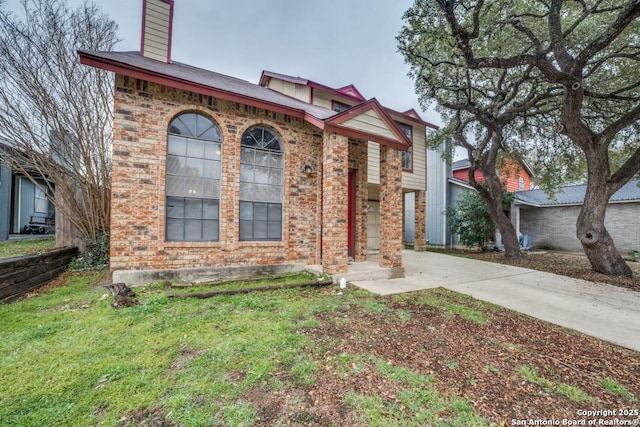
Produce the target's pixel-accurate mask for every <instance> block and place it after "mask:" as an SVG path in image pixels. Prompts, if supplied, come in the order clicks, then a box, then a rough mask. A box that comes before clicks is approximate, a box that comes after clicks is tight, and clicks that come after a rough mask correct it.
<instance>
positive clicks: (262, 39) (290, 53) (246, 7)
mask: <svg viewBox="0 0 640 427" xmlns="http://www.w3.org/2000/svg"><path fill="white" fill-rule="evenodd" d="M81 1H82V0H67V3H68V4H69V5H70V6H72V7H75V6H77V5H79V4H80V3H81ZM96 3H98V4H99V6H100V8H101V9H102V10H103V12H104V13H106V14H107V15H109V17H110V18H111V19H113V20H114V21H116V23H117V24H118V27H119V30H118V34H119V36H120V38H121V42H120V43H119V45H118V46H117V47H116V50H125V51H126V50H139V49H140V31H141V23H142V0H103V1H99V2H96ZM412 4H413V0H175V2H174V21H173V41H172V53H171V56H172V59H173V60H175V61H179V62H182V63H186V64H189V65H193V66H196V67H200V68H205V69H208V70H212V71H216V72H218V73H222V74H227V75H230V76H233V77H237V78H241V79H244V80H247V81H250V82H252V83H257V82H258V80H259V78H260V74H261V73H262V71H263V70H269V71H274V72H277V73H282V74H288V75H292V76H299V77H303V78H306V79H309V80H312V81H315V82H317V83H321V84H324V85H327V86H330V87H334V88H339V87H343V86H347V85H349V84H353V85H355V86H356V88H357V89H358V90H359V91H360V93H362V95H363V96H364V97H365V98H367V99H369V98H373V97H375V98H376V99H377V100H378V101H379V102H380V103H381V104H382V105H384V106H387V107H390V108H392V109H394V110H398V111H406V110H408V109H410V108H415V109H416V111H418V112H419V113H420V114H421V116H422V118H423V119H425V120H426V121H428V122H431V123H434V124H436V125H441V124H442V121H441V119H440V117H439V115H438V114H437V113H436V112H434V111H433V110H426V111H425V110H424V109H423V108H421V106H420V105H419V103H418V96H417V95H416V94H415V92H414V85H413V81H412V80H411V79H410V78H409V77H408V76H407V73H408V72H409V67H408V66H407V65H406V64H404V59H403V57H402V55H401V54H400V53H399V52H398V51H397V43H396V40H395V37H396V35H397V34H398V33H399V31H400V29H401V28H402V25H403V21H402V15H403V13H404V11H406V10H407V9H408V8H409V7H411V5H412ZM18 5H19V0H6V1H5V6H6V7H7V9H10V10H18V7H19V6H18Z"/></svg>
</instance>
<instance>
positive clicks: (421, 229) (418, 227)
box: [413, 190, 427, 252]
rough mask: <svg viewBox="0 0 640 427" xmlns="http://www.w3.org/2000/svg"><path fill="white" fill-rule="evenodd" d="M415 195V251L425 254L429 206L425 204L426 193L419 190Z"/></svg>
mask: <svg viewBox="0 0 640 427" xmlns="http://www.w3.org/2000/svg"><path fill="white" fill-rule="evenodd" d="M414 195H415V199H414V200H415V208H414V209H415V213H416V220H415V222H416V223H415V238H414V241H413V250H414V251H416V252H424V251H425V250H426V249H427V205H426V203H425V191H424V190H418V191H416V192H414Z"/></svg>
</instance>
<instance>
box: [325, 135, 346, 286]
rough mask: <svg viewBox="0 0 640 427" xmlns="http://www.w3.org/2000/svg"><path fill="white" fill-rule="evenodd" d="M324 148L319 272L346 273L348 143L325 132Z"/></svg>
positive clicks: (340, 137) (340, 136)
mask: <svg viewBox="0 0 640 427" xmlns="http://www.w3.org/2000/svg"><path fill="white" fill-rule="evenodd" d="M323 146H324V150H323V153H322V162H323V182H322V187H323V192H322V270H323V271H324V272H325V273H327V274H338V273H346V272H347V268H348V264H347V234H348V222H347V218H348V197H349V195H348V191H347V190H348V173H349V139H348V138H347V137H346V136H344V135H338V134H336V133H333V132H325V133H324V136H323Z"/></svg>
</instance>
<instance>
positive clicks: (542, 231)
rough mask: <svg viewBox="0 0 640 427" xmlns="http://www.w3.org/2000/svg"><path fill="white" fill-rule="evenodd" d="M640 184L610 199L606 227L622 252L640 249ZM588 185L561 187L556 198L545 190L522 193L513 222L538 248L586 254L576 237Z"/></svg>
mask: <svg viewBox="0 0 640 427" xmlns="http://www.w3.org/2000/svg"><path fill="white" fill-rule="evenodd" d="M638 184H640V180H639V179H633V180H631V181H629V182H628V183H626V184H625V185H624V186H623V187H622V188H621V189H620V190H618V191H617V192H616V193H615V194H614V195H613V196H612V197H611V199H610V200H609V205H608V206H607V215H606V219H605V226H606V227H607V231H608V232H609V234H611V237H612V238H613V241H614V242H615V244H616V248H617V249H618V250H619V251H620V252H621V253H624V252H627V251H630V250H640V187H638ZM585 190H586V186H585V185H573V186H568V187H562V188H560V189H559V190H558V191H557V193H556V194H555V195H553V196H552V197H550V196H548V195H547V194H545V193H544V192H543V191H542V190H530V191H518V192H517V193H515V194H516V197H517V199H516V201H515V202H514V203H513V205H512V207H511V221H512V222H513V223H514V225H515V226H516V230H519V232H520V233H521V234H527V235H529V237H530V238H531V240H532V242H533V244H534V246H535V247H536V248H549V249H558V250H563V251H572V252H582V251H583V248H582V244H581V243H580V241H579V240H578V238H577V237H576V220H577V219H578V214H579V213H580V209H581V207H582V203H583V201H584V195H585Z"/></svg>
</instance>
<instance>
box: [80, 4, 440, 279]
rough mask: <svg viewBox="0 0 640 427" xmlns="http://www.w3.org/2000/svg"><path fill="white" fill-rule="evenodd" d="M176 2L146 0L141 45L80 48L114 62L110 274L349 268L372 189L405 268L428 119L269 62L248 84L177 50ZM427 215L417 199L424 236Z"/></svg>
mask: <svg viewBox="0 0 640 427" xmlns="http://www.w3.org/2000/svg"><path fill="white" fill-rule="evenodd" d="M172 14H173V1H172V0H144V2H143V25H142V26H143V34H142V45H141V50H140V52H88V51H81V52H79V54H80V60H81V62H82V63H83V64H86V65H89V66H93V67H97V68H101V69H104V70H109V71H113V72H114V73H115V97H114V146H113V170H112V177H113V178H112V201H111V212H112V214H111V215H112V216H111V270H112V271H113V272H114V280H117V279H118V278H121V277H125V274H127V273H133V272H139V271H146V272H148V271H153V272H156V273H158V274H157V275H156V277H177V276H176V274H178V273H179V272H185V271H187V270H193V269H199V270H203V269H204V270H215V269H220V268H233V267H247V266H266V265H269V266H271V265H280V266H283V265H284V266H286V265H305V264H306V265H317V264H320V265H322V268H323V271H325V272H326V273H328V274H338V273H346V272H347V269H348V261H349V258H350V257H351V258H353V259H354V260H355V261H362V260H365V259H366V258H367V245H368V237H367V235H368V222H369V221H370V220H371V219H370V216H371V215H370V213H371V210H372V204H373V203H376V202H377V205H376V206H379V216H378V217H377V218H376V221H378V222H379V242H380V243H379V263H380V265H381V266H382V267H388V268H391V269H392V270H393V274H395V275H401V274H402V271H403V270H402V248H403V241H402V234H403V230H402V215H403V191H414V192H416V195H417V198H422V200H424V191H425V169H424V168H425V161H424V156H425V151H426V143H425V139H426V136H425V127H426V126H428V125H429V124H428V123H426V122H424V121H423V120H422V119H420V117H419V116H418V114H417V113H415V111H413V110H410V111H408V112H404V113H400V112H396V111H393V110H390V109H388V108H385V107H383V106H382V105H380V103H379V102H378V101H377V100H376V99H375V98H372V99H368V100H366V99H364V97H362V95H361V94H360V93H359V92H358V91H357V89H356V88H355V87H353V86H347V87H345V88H341V89H331V88H328V87H325V86H322V85H319V84H316V83H313V82H309V81H306V80H303V79H297V78H296V79H297V80H299V81H297V80H296V79H293V78H291V77H288V76H282V75H278V74H276V73H269V72H264V73H263V75H262V78H261V81H260V84H252V83H249V82H247V81H244V80H240V79H236V78H233V77H230V76H226V75H222V74H219V73H215V72H212V71H208V70H203V69H200V68H196V67H192V66H189V65H186V64H181V63H178V62H175V61H172V60H171V31H172V26H171V18H172ZM291 80H296V81H294V82H292V81H291ZM329 103H330V104H329ZM409 152H411V154H407V153H409ZM403 153H405V154H403ZM403 162H404V164H403ZM410 162H411V163H412V168H413V169H411V168H410V167H409V166H410ZM412 175H415V176H416V177H419V178H416V177H414V176H412ZM422 206H424V203H423V204H422ZM419 211H420V210H419ZM424 223H425V216H424V209H422V210H421V212H417V215H416V229H417V230H418V231H417V234H420V233H422V236H423V237H422V240H423V241H424V233H425V231H424V230H425V228H424ZM126 277H133V276H131V275H129V276H126ZM147 277H148V276H147ZM130 281H135V279H130Z"/></svg>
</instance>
